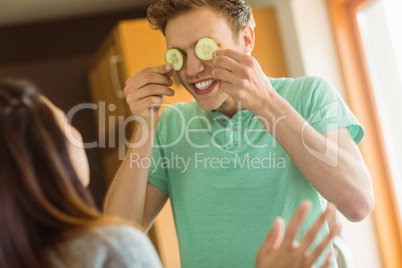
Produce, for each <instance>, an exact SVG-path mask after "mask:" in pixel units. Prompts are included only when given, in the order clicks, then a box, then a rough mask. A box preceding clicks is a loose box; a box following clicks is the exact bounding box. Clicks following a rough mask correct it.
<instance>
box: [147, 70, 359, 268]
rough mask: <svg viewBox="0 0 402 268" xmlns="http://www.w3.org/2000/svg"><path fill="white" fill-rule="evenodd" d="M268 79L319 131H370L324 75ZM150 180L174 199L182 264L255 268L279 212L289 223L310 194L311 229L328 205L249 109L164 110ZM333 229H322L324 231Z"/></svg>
mask: <svg viewBox="0 0 402 268" xmlns="http://www.w3.org/2000/svg"><path fill="white" fill-rule="evenodd" d="M269 80H270V82H271V84H272V86H273V87H274V88H275V90H276V91H277V92H278V93H279V94H280V95H281V96H282V97H283V98H285V99H286V100H287V101H288V102H289V103H290V104H291V105H292V106H293V107H294V108H295V109H296V110H297V111H298V112H299V114H301V115H302V116H303V117H304V118H305V119H306V120H307V121H308V122H309V123H310V124H311V125H312V126H313V127H314V128H315V129H316V130H317V131H319V132H320V133H323V132H325V131H328V130H333V129H338V128H342V127H347V128H348V130H349V132H350V134H351V136H352V138H353V139H354V141H355V142H356V144H358V143H359V142H360V141H361V139H362V138H363V136H364V131H363V128H362V127H361V126H360V125H359V123H358V121H357V119H356V118H355V116H354V115H353V114H352V112H351V111H350V110H349V108H348V107H347V106H346V105H345V103H344V102H343V101H342V99H341V98H340V96H339V95H338V94H337V93H336V91H335V90H333V89H332V87H331V86H330V85H329V84H328V83H327V82H326V81H325V80H323V79H320V78H316V77H303V78H298V79H291V78H280V79H274V78H269ZM282 119H284V118H282ZM282 119H281V118H278V119H276V121H277V123H278V124H280V120H282ZM270 127H271V126H270ZM272 129H273V128H272ZM322 172H325V170H323V171H322ZM148 181H149V182H150V183H151V184H153V185H155V186H156V187H158V188H159V189H160V190H162V191H163V192H164V193H166V194H167V195H169V197H170V199H171V205H172V210H173V216H174V220H175V225H176V230H177V235H178V241H179V247H180V257H181V263H182V267H208V268H210V267H242V268H244V267H254V263H255V255H256V252H257V250H258V248H259V247H260V246H261V244H262V242H263V240H264V238H265V237H266V235H267V233H268V231H269V230H270V228H271V225H272V223H273V221H274V219H275V218H276V217H277V216H281V217H283V218H284V219H285V221H286V223H288V222H289V220H290V219H291V217H292V215H293V213H294V212H295V210H296V209H297V207H298V206H299V205H300V203H301V202H302V201H303V200H310V201H311V202H312V203H313V206H314V207H313V209H312V211H311V212H310V214H309V217H308V219H307V222H306V224H305V226H304V227H303V228H302V230H303V233H304V230H306V228H307V226H310V225H311V224H312V222H313V221H314V220H315V219H316V217H317V216H318V215H319V214H320V213H321V212H322V211H323V210H324V209H325V206H326V201H325V200H324V198H323V197H322V196H321V195H320V194H319V193H318V192H317V191H316V190H315V189H314V188H313V187H312V186H311V184H310V183H309V182H308V181H307V180H306V179H305V177H304V175H303V174H302V173H301V172H300V170H299V169H298V168H297V166H296V165H295V164H294V162H293V161H292V160H291V159H290V157H289V156H288V155H287V153H286V152H285V151H284V150H283V149H282V147H281V146H280V145H279V144H278V143H277V142H276V141H275V139H274V138H273V137H272V136H271V134H270V133H269V132H268V131H267V130H266V129H265V127H264V126H263V125H262V124H261V123H260V121H259V120H258V118H256V116H254V115H253V114H252V113H251V112H250V111H247V110H242V111H239V112H237V113H236V114H235V115H234V116H233V117H232V118H230V119H229V118H227V117H226V116H225V115H223V114H222V113H219V112H213V111H204V110H202V109H201V108H200V107H199V106H198V104H197V103H196V102H195V101H192V102H190V103H188V104H184V103H179V104H176V105H173V106H170V107H168V108H165V110H164V111H163V113H162V115H161V118H160V122H159V124H158V128H157V133H156V136H155V144H154V148H153V155H152V161H151V166H150V169H149V178H148ZM327 232H328V228H327V227H326V228H323V230H322V232H321V237H323V236H324V235H325V234H326V233H327ZM334 267H335V266H334Z"/></svg>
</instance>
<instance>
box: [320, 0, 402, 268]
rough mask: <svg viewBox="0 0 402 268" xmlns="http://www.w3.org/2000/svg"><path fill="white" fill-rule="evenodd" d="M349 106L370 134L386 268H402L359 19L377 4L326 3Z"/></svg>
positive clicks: (364, 146) (397, 220) (400, 229)
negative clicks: (358, 14) (366, 9)
mask: <svg viewBox="0 0 402 268" xmlns="http://www.w3.org/2000/svg"><path fill="white" fill-rule="evenodd" d="M326 1H327V5H328V9H329V14H330V19H331V24H332V28H333V34H334V38H335V43H336V46H337V50H338V57H339V60H340V64H341V69H342V74H343V77H344V80H345V89H346V96H347V98H348V102H349V106H350V107H351V109H352V110H353V112H354V113H355V114H356V116H357V117H358V118H359V121H360V122H361V123H362V125H363V126H364V128H365V130H366V137H365V139H364V140H363V142H362V143H361V145H360V150H361V152H362V155H363V157H364V159H365V161H366V164H367V167H368V169H369V172H370V174H371V177H372V182H373V190H374V196H375V199H376V204H375V208H374V210H373V213H372V216H373V220H374V223H375V228H376V233H377V234H376V235H377V238H378V241H379V248H380V253H381V257H382V262H383V264H384V267H402V255H401V254H400V253H401V252H402V225H401V215H400V214H399V209H398V204H397V198H396V193H395V191H394V184H393V180H392V175H391V170H390V167H389V165H388V159H387V153H386V149H385V143H384V138H383V134H382V131H381V125H380V120H379V116H378V112H377V106H376V102H375V98H374V92H373V89H372V85H371V82H370V75H369V71H368V67H367V64H366V60H365V55H364V49H363V44H362V41H361V38H360V30H359V27H358V23H357V19H356V15H357V13H358V12H359V10H361V9H362V8H364V7H365V6H367V5H369V4H370V3H372V2H373V1H374V0H326Z"/></svg>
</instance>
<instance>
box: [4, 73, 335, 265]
mask: <svg viewBox="0 0 402 268" xmlns="http://www.w3.org/2000/svg"><path fill="white" fill-rule="evenodd" d="M65 122H66V116H65V114H64V113H63V112H62V111H61V110H60V109H58V108H57V107H56V106H54V105H53V104H52V103H51V102H50V101H49V100H48V99H46V98H45V97H44V96H42V95H40V94H39V93H38V92H37V90H36V89H35V88H34V87H33V86H32V85H31V84H30V83H28V82H25V81H15V80H3V81H1V80H0V128H1V131H0V160H1V162H0V211H1V213H0V267H2V268H8V267H10V268H19V267H21V268H22V267H32V268H36V267H37V268H39V267H40V268H46V267H74V268H77V267H91V268H93V267H95V268H98V267H119V268H124V267H162V265H161V263H160V260H159V258H158V255H157V253H156V251H155V249H154V248H153V246H152V244H151V242H150V241H149V240H148V238H147V237H146V236H145V234H144V233H143V232H141V231H140V230H138V229H137V228H134V227H133V226H130V225H128V224H127V223H123V222H121V221H118V220H115V219H110V218H106V217H103V216H102V214H101V213H100V212H99V211H98V210H97V209H96V208H95V205H94V202H93V200H92V197H91V195H90V193H89V192H88V190H87V189H86V188H85V186H86V185H88V183H89V167H88V162H87V157H86V154H85V151H84V149H82V148H79V147H75V146H73V145H72V144H71V143H70V142H69V141H68V140H67V138H66V135H65V133H73V135H74V136H75V138H76V139H78V140H80V141H81V142H82V137H81V135H80V134H79V132H78V131H77V130H76V129H75V128H74V127H72V126H70V125H69V124H67V123H65ZM63 131H64V132H63ZM310 207H311V205H310V204H309V203H303V204H301V206H300V207H299V209H298V210H297V211H296V212H295V216H294V217H293V218H292V220H291V222H290V223H289V225H288V229H287V231H286V233H285V224H284V222H283V220H281V219H277V220H276V221H275V222H274V224H273V227H272V229H271V231H270V232H269V234H268V236H267V238H266V239H265V241H264V243H263V244H262V246H261V248H260V249H259V251H258V252H257V255H256V266H257V267H258V268H266V267H276V268H280V267H284V268H285V267H286V268H289V267H297V268H306V267H311V266H312V265H313V264H314V262H315V261H316V260H317V258H318V256H319V255H321V253H322V252H323V251H324V249H325V248H326V247H327V246H328V244H329V243H330V241H331V239H332V237H333V236H335V235H336V234H337V233H338V231H339V226H338V225H337V224H335V225H334V227H333V228H332V229H331V231H330V233H329V235H328V236H327V237H326V238H325V239H324V240H323V241H322V242H321V243H319V245H318V246H317V247H315V248H313V249H311V252H310V253H309V254H306V252H307V251H308V248H309V247H310V245H311V244H312V242H313V240H314V239H315V237H316V235H317V233H318V231H319V229H320V228H321V226H322V225H323V224H324V223H325V221H326V218H327V217H329V216H330V215H331V214H332V213H333V212H334V209H333V208H331V207H328V208H327V210H326V211H325V212H324V213H323V214H322V215H321V216H320V217H319V218H318V219H317V220H316V222H315V223H314V224H313V225H312V227H311V228H310V230H309V231H308V232H307V235H306V236H305V237H304V238H303V239H302V240H301V242H300V243H295V242H294V241H296V239H297V238H298V231H299V229H300V227H301V225H302V224H303V222H304V219H305V217H306V215H307V213H308V211H309V209H310ZM233 235H236V234H233ZM331 261H332V260H331V256H330V255H329V256H328V257H327V259H326V261H325V263H324V264H323V265H322V267H328V266H329V265H330V263H331ZM212 265H213V264H212Z"/></svg>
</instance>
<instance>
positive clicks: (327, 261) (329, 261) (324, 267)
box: [321, 251, 334, 268]
mask: <svg viewBox="0 0 402 268" xmlns="http://www.w3.org/2000/svg"><path fill="white" fill-rule="evenodd" d="M333 261H334V253H333V252H332V251H331V252H330V253H329V254H328V256H327V258H326V259H325V262H324V263H323V264H322V266H321V268H329V266H330V265H331V264H332V262H333Z"/></svg>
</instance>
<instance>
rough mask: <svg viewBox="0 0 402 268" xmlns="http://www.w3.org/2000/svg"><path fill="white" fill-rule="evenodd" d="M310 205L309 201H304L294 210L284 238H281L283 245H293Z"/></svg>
mask: <svg viewBox="0 0 402 268" xmlns="http://www.w3.org/2000/svg"><path fill="white" fill-rule="evenodd" d="M311 206H312V205H311V202H309V201H304V202H303V203H302V204H301V205H300V206H299V208H298V209H297V211H296V212H295V214H294V216H293V218H292V219H291V220H290V223H289V226H288V229H287V231H286V234H285V238H284V239H283V245H284V246H285V247H292V246H293V242H294V241H295V240H296V238H297V234H298V233H299V230H300V228H301V226H302V224H303V221H304V219H305V218H306V216H307V214H308V212H309V211H310V209H311Z"/></svg>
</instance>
